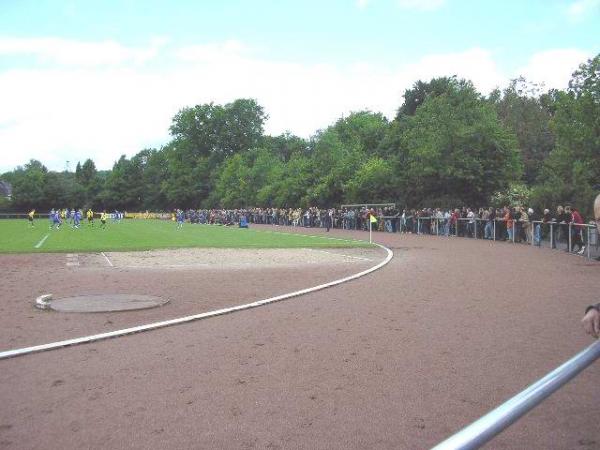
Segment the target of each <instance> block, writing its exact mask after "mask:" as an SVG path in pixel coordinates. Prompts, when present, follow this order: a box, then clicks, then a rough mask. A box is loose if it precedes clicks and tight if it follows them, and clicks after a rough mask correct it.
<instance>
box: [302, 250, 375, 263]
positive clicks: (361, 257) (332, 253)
mask: <svg viewBox="0 0 600 450" xmlns="http://www.w3.org/2000/svg"><path fill="white" fill-rule="evenodd" d="M311 250H314V251H315V252H321V253H327V254H328V255H336V256H343V257H344V258H352V259H360V260H361V261H373V260H372V259H370V258H365V257H364V256H352V255H344V254H343V253H335V252H328V251H327V250H319V249H318V248H313V249H311Z"/></svg>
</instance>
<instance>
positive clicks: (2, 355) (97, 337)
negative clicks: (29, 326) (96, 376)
mask: <svg viewBox="0 0 600 450" xmlns="http://www.w3.org/2000/svg"><path fill="white" fill-rule="evenodd" d="M374 245H376V246H378V247H380V248H382V249H384V250H385V251H386V252H387V256H386V258H385V259H384V260H383V261H382V262H380V263H379V264H377V265H375V266H373V267H371V268H369V269H366V270H363V271H362V272H359V273H355V274H354V275H350V276H347V277H344V278H340V279H337V280H334V281H330V282H329V283H325V284H320V285H318V286H313V287H310V288H306V289H301V290H299V291H294V292H290V293H287V294H282V295H278V296H276V297H270V298H266V299H263V300H258V301H256V302H252V303H246V304H244V305H238V306H232V307H230V308H223V309H217V310H214V311H208V312H205V313H201V314H194V315H191V316H185V317H179V318H177V319H171V320H165V321H162V322H153V323H148V324H145V325H139V326H136V327H131V328H125V329H122V330H115V331H109V332H107V333H101V334H94V335H91V336H83V337H79V338H74V339H67V340H64V341H57V342H51V343H49V344H42V345H35V346H33V347H24V348H17V349H14V350H6V351H3V352H0V360H2V359H8V358H14V357H16V356H23V355H27V354H29V353H37V352H44V351H48V350H55V349H58V348H62V347H68V346H71V345H80V344H86V343H89V342H96V341H101V340H104V339H109V338H114V337H120V336H125V335H128V334H134V333H140V332H143V331H150V330H156V329H158V328H164V327H170V326H172V325H179V324H182V323H188V322H193V321H195V320H201V319H206V318H209V317H215V316H221V315H224V314H229V313H233V312H236V311H243V310H246V309H251V308H257V307H259V306H264V305H268V304H270V303H275V302H279V301H282V300H287V299H289V298H293V297H299V296H301V295H304V294H309V293H311V292H316V291H320V290H322V289H327V288H330V287H332V286H337V285H338V284H342V283H346V282H348V281H351V280H356V279H357V278H361V277H364V276H365V275H368V274H370V273H371V272H375V271H376V270H379V269H381V268H382V267H383V266H385V265H386V264H387V263H389V262H390V261H391V260H392V258H393V257H394V253H393V252H392V251H391V250H390V249H389V248H387V247H384V246H383V245H379V244H374Z"/></svg>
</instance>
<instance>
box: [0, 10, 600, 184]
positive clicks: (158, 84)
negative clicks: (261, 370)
mask: <svg viewBox="0 0 600 450" xmlns="http://www.w3.org/2000/svg"><path fill="white" fill-rule="evenodd" d="M599 52H600V0H527V1H522V0H503V1H485V0H327V1H323V0H319V1H315V0H303V1H301V2H299V1H291V0H289V1H285V0H253V1H250V0H220V1H208V0H205V1H198V0H178V1H175V2H173V1H158V0H144V1H138V0H118V1H117V0H0V173H2V172H5V171H9V170H12V169H14V168H15V167H17V166H18V165H23V164H25V163H26V162H28V161H29V160H30V159H32V158H34V159H38V160H40V161H42V162H43V163H44V164H45V165H46V166H47V167H48V168H49V169H51V170H65V168H67V167H68V168H70V170H74V168H75V165H76V164H77V162H78V161H81V162H83V161H85V160H86V159H87V158H92V159H93V160H94V161H95V163H96V166H97V167H98V168H99V169H109V168H111V167H112V165H113V163H114V161H116V160H117V159H118V158H119V156H120V155H122V154H125V155H127V156H128V157H130V156H133V155H135V154H136V153H138V152H139V151H140V150H142V149H144V148H150V147H153V148H160V147H161V146H162V145H165V144H166V143H167V142H168V141H169V139H170V136H169V126H170V124H171V120H172V118H173V116H174V115H175V114H176V113H177V111H179V110H180V109H181V108H183V107H186V106H193V105H196V104H202V103H209V102H215V103H219V104H225V103H228V102H231V101H233V100H235V99H236V98H254V99H256V100H257V101H258V103H259V104H260V105H262V106H263V107H264V108H265V110H266V112H267V114H268V116H269V119H268V120H267V122H266V124H265V131H266V133H268V134H272V135H277V134H280V133H283V132H291V133H293V134H296V135H299V136H302V137H309V136H311V135H313V134H314V133H315V132H316V131H317V130H319V129H322V128H325V127H327V126H329V125H331V124H332V123H334V122H335V121H336V120H337V119H338V118H340V117H342V116H344V115H348V114H349V113H350V112H352V111H360V110H370V111H374V112H381V113H383V114H385V115H386V116H387V117H388V118H392V117H393V116H394V114H395V112H396V110H397V109H398V107H399V106H400V105H401V104H402V100H403V97H402V95H403V93H404V91H405V89H407V88H410V87H411V85H412V84H413V83H414V82H415V81H417V80H419V79H420V80H429V79H431V78H433V77H436V76H451V75H457V76H459V77H461V78H467V79H470V80H472V81H473V83H474V84H475V86H476V87H477V88H478V89H479V90H480V92H482V93H483V94H487V93H489V92H490V91H491V90H492V89H494V88H496V87H499V88H503V87H506V85H507V84H508V83H509V81H510V80H511V79H513V78H516V77H518V76H524V77H525V78H527V79H528V80H530V81H533V82H537V83H543V84H544V86H545V88H546V89H549V88H559V89H564V88H566V87H567V85H568V81H569V79H570V75H571V73H572V72H573V71H574V70H576V69H577V67H578V65H579V64H581V63H584V62H585V61H586V60H587V59H589V58H591V57H593V56H595V55H596V54H598V53H599Z"/></svg>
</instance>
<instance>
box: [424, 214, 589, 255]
mask: <svg viewBox="0 0 600 450" xmlns="http://www.w3.org/2000/svg"><path fill="white" fill-rule="evenodd" d="M412 220H413V222H414V223H416V230H415V231H416V233H417V234H425V231H426V230H425V229H424V228H423V225H424V224H427V225H429V226H430V227H431V228H430V229H428V230H427V231H428V233H427V234H434V235H438V236H440V235H444V236H448V235H450V234H451V235H453V236H457V237H458V236H459V235H462V236H467V237H472V238H475V239H481V238H484V239H485V238H487V239H490V240H493V241H496V240H498V239H502V237H504V238H506V237H507V238H508V240H510V241H511V242H516V241H517V239H520V236H518V235H520V233H519V230H520V227H523V226H527V229H526V231H525V236H526V242H527V243H528V244H530V245H532V246H538V247H541V241H542V236H541V234H542V227H548V228H549V233H548V235H549V238H550V247H551V248H556V246H557V242H556V241H557V240H556V233H555V231H556V230H558V229H559V228H558V227H561V229H562V230H566V231H567V233H566V234H568V236H567V237H565V236H563V238H565V239H566V241H567V242H566V243H567V250H568V251H569V252H571V251H572V250H573V237H574V236H575V235H576V234H577V233H579V237H580V240H581V242H580V244H583V245H585V255H583V254H582V256H586V257H587V258H588V259H591V258H592V255H591V245H592V244H595V245H596V246H598V243H599V242H598V239H599V237H598V234H597V233H596V232H595V230H597V226H596V225H595V224H585V223H583V224H573V223H566V222H560V223H558V222H543V221H541V220H534V221H516V220H513V221H512V227H511V228H510V229H508V230H506V231H507V232H508V231H510V232H509V233H508V236H502V237H499V236H498V234H499V233H498V229H497V224H498V223H505V220H504V219H494V220H493V221H492V228H491V230H490V232H489V234H490V237H489V238H488V237H487V235H488V232H487V231H486V230H485V227H482V226H481V224H482V223H487V222H488V220H487V219H480V218H462V217H461V218H458V222H457V223H452V224H450V223H449V220H450V219H444V218H439V217H414V218H412ZM538 226H539V230H536V228H537V227H538ZM442 230H443V231H442ZM574 232H575V233H574Z"/></svg>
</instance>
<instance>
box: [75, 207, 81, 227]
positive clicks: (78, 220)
mask: <svg viewBox="0 0 600 450" xmlns="http://www.w3.org/2000/svg"><path fill="white" fill-rule="evenodd" d="M80 223H81V211H80V210H79V209H77V210H75V209H74V210H73V228H79V224H80Z"/></svg>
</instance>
